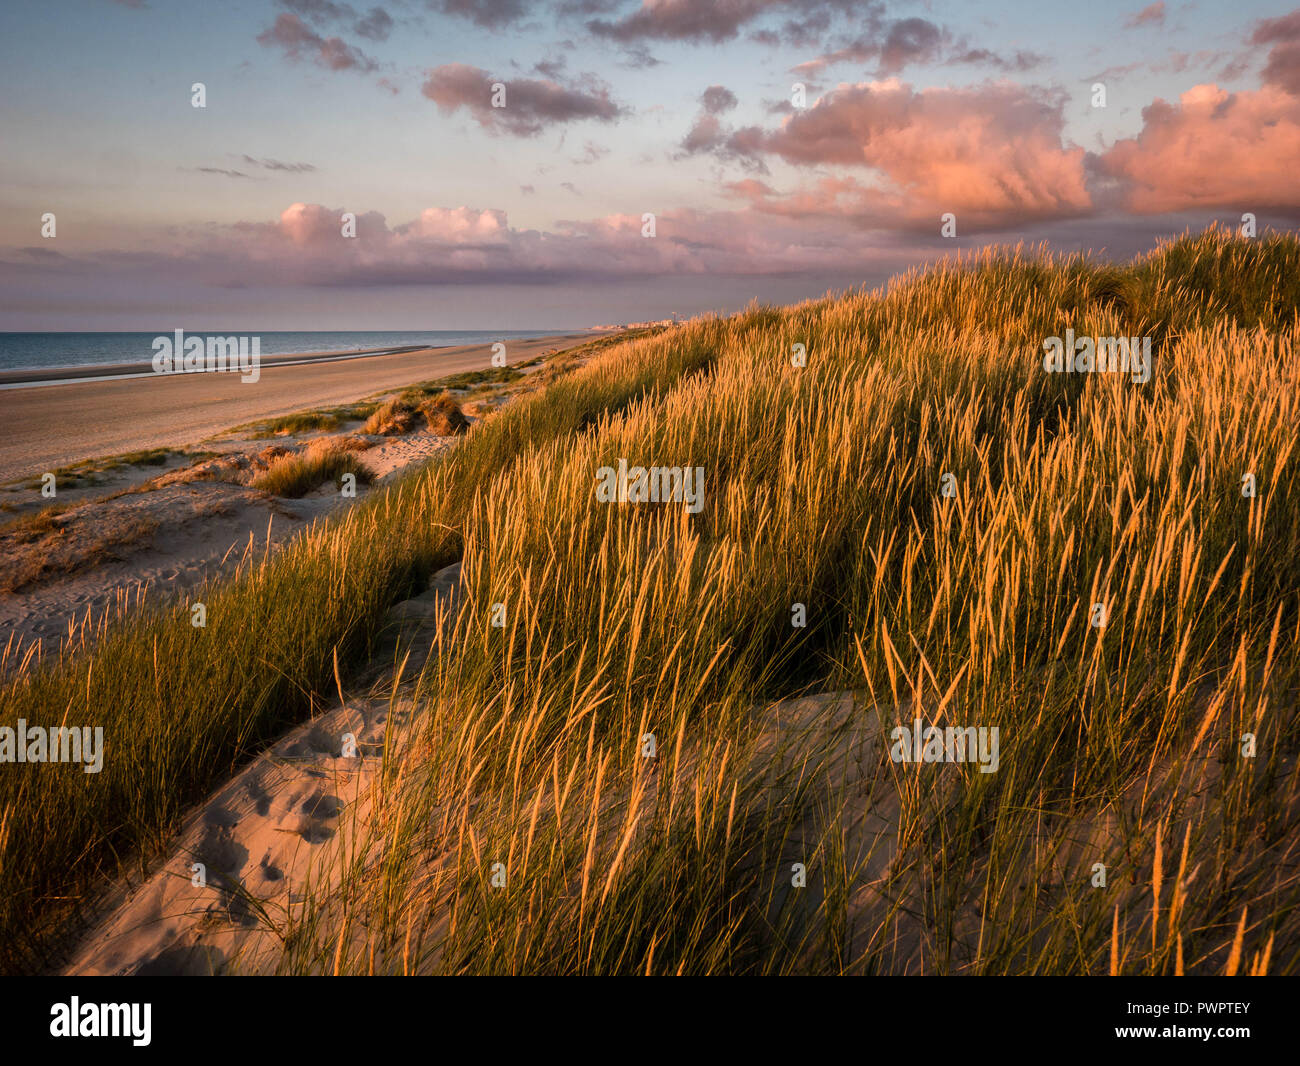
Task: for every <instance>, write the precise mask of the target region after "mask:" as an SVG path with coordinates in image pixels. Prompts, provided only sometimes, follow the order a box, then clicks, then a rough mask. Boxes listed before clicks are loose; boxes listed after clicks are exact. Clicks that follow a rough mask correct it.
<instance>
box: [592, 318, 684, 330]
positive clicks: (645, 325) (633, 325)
mask: <svg viewBox="0 0 1300 1066" xmlns="http://www.w3.org/2000/svg"><path fill="white" fill-rule="evenodd" d="M681 324H682V323H681V319H678V318H658V319H655V320H654V321H653V322H616V323H609V324H608V325H603V326H588V327H587V328H588V329H591V330H596V329H650V328H651V327H652V326H680V325H681Z"/></svg>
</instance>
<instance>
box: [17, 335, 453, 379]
mask: <svg viewBox="0 0 1300 1066" xmlns="http://www.w3.org/2000/svg"><path fill="white" fill-rule="evenodd" d="M451 347H455V346H454V345H450V344H442V345H429V344H403V345H399V346H397V347H392V348H359V349H356V350H355V351H353V350H347V351H343V350H339V351H328V352H281V353H279V354H278V355H264V356H261V357H260V365H261V366H262V367H268V366H291V365H293V364H294V363H330V362H335V361H337V360H340V359H361V358H364V357H365V356H369V355H401V354H402V353H403V352H424V351H434V352H436V351H443V350H445V349H447V348H451ZM154 374H155V370H154V369H153V364H151V363H79V364H74V365H72V366H46V367H26V368H24V367H19V368H16V369H14V370H0V389H4V388H34V387H37V386H40V385H62V384H66V383H69V382H72V381H83V380H113V379H117V378H124V377H152V376H153V375H154Z"/></svg>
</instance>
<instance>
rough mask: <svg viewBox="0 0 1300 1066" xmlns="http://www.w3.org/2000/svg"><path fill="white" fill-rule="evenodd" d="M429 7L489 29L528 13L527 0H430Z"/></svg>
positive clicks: (515, 20) (506, 23) (503, 24)
mask: <svg viewBox="0 0 1300 1066" xmlns="http://www.w3.org/2000/svg"><path fill="white" fill-rule="evenodd" d="M429 7H430V8H432V9H433V10H434V11H440V12H442V13H443V14H444V15H456V16H458V17H460V18H463V19H468V20H469V21H470V22H473V23H475V24H476V25H479V26H483V27H485V28H487V29H492V30H495V29H500V28H501V27H502V26H505V25H508V24H509V23H511V22H517V21H518V20H519V19H521V18H522V17H523V16H524V15H525V14H527V13H528V4H527V3H526V0H429Z"/></svg>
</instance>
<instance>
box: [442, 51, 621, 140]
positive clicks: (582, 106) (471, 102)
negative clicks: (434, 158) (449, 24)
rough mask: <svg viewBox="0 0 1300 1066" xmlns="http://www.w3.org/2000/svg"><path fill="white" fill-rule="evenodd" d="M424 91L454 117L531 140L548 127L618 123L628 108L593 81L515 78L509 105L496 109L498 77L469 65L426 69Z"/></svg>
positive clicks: (508, 88) (509, 87)
mask: <svg viewBox="0 0 1300 1066" xmlns="http://www.w3.org/2000/svg"><path fill="white" fill-rule="evenodd" d="M426 73H427V76H426V78H425V82H424V85H423V86H422V87H421V89H420V91H421V92H422V93H423V94H424V95H425V96H427V97H428V98H429V99H430V100H432V101H433V102H434V103H436V104H437V105H438V107H439V108H440V109H441V110H442V111H443V112H444V113H445V114H451V113H453V112H455V111H457V110H459V109H460V108H462V107H463V108H465V109H466V110H467V111H468V112H469V113H470V114H471V115H472V116H473V118H474V120H475V121H476V122H477V123H478V124H479V125H480V126H482V127H483V128H484V129H486V130H489V131H491V132H493V133H509V134H512V135H514V136H516V137H532V136H536V135H537V134H539V133H541V132H542V130H543V129H545V128H546V127H547V126H552V125H557V124H560V123H565V122H578V121H582V120H584V119H595V120H597V121H599V122H613V121H614V120H615V119H617V118H618V117H619V116H620V115H622V114H624V110H623V109H622V108H621V107H619V106H618V105H617V104H616V103H614V101H612V100H611V99H610V97H609V92H608V90H607V89H605V88H604V87H603V86H599V85H597V84H595V83H594V82H593V81H589V82H588V83H587V84H585V85H581V86H564V85H560V84H558V83H557V82H554V81H549V80H548V81H538V80H534V79H529V78H516V79H513V80H511V81H508V82H501V83H500V84H502V85H504V86H505V106H504V107H493V106H492V98H493V95H494V93H493V88H492V86H493V85H494V84H496V82H495V81H494V79H493V78H492V77H491V76H490V75H489V74H488V72H487V71H485V70H480V69H479V68H478V67H471V66H468V65H466V64H464V63H448V64H446V65H445V66H441V67H436V68H434V69H433V70H430V71H427V72H426Z"/></svg>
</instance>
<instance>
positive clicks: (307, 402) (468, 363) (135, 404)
mask: <svg viewBox="0 0 1300 1066" xmlns="http://www.w3.org/2000/svg"><path fill="white" fill-rule="evenodd" d="M596 336H600V334H599V333H597V332H594V331H593V332H583V333H572V334H560V335H556V336H551V337H539V338H536V339H533V340H511V341H509V342H508V343H507V355H506V357H507V359H508V361H509V362H510V363H516V362H520V361H525V360H528V359H531V358H533V357H534V356H537V355H541V354H542V353H543V352H546V351H547V350H549V349H552V348H565V347H571V346H573V345H575V344H580V343H582V342H583V341H586V340H591V339H592V338H593V337H596ZM286 359H289V360H291V361H292V362H291V364H290V365H284V361H285V360H286ZM491 359H492V347H491V345H490V344H472V345H461V346H456V347H449V348H422V349H418V350H416V351H402V352H397V353H393V354H387V355H368V356H358V355H357V354H356V353H343V354H341V355H340V354H335V353H317V354H314V355H313V354H308V355H296V356H291V357H276V358H267V359H265V360H263V362H262V368H261V377H260V379H259V380H258V381H256V382H249V383H247V384H246V383H244V382H242V381H241V380H240V377H239V375H238V374H229V373H225V374H176V375H153V374H138V375H133V376H130V377H125V378H123V377H113V378H107V379H105V378H98V379H90V380H84V381H73V382H71V383H68V384H46V385H35V384H30V385H24V387H20V388H7V389H0V424H3V425H4V427H5V432H4V435H3V437H0V482H8V481H13V480H16V479H18V478H25V477H32V476H35V475H39V474H41V473H43V472H45V471H47V470H53V469H55V468H57V467H60V466H65V465H67V464H69V463H75V462H79V461H81V460H84V459H93V458H97V457H100V456H107V455H116V454H120V453H123V452H129V451H135V450H138V449H144V448H162V447H173V448H180V447H184V446H186V445H189V444H193V443H195V442H197V441H199V440H202V439H204V438H206V437H210V436H211V435H212V434H214V433H220V432H221V431H223V430H225V429H229V428H230V427H232V426H235V425H238V424H241V423H244V422H250V421H252V420H254V419H260V418H273V417H275V416H277V415H285V414H291V413H293V412H295V411H302V410H306V409H309V408H312V407H318V406H326V405H331V404H344V403H351V402H352V401H354V400H358V399H361V398H362V397H365V396H370V395H373V394H374V393H377V392H382V391H385V390H389V389H397V388H401V387H402V386H404V385H409V384H412V383H414V382H417V381H426V380H428V379H430V378H437V377H441V376H443V375H447V374H456V373H460V372H462V371H467V370H483V369H486V368H488V367H490V366H491ZM104 371H105V373H106V374H112V373H114V372H117V373H120V372H121V368H112V367H105V368H104ZM48 373H49V374H52V375H62V372H60V371H57V370H55V371H50V372H48Z"/></svg>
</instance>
